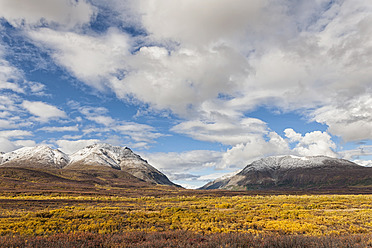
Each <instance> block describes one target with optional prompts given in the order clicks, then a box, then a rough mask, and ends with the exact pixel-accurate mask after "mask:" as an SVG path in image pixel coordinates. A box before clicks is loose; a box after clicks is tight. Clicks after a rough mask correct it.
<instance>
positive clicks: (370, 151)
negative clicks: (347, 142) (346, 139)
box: [339, 145, 372, 161]
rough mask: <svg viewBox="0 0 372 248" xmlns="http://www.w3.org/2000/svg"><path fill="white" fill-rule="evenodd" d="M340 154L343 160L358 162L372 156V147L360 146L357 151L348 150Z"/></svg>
mask: <svg viewBox="0 0 372 248" xmlns="http://www.w3.org/2000/svg"><path fill="white" fill-rule="evenodd" d="M339 154H340V155H341V157H342V158H344V159H347V160H358V161H361V159H362V158H367V160H368V158H369V157H371V156H372V145H360V146H358V147H357V148H356V149H348V150H343V151H340V152H339Z"/></svg>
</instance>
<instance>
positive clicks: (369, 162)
mask: <svg viewBox="0 0 372 248" xmlns="http://www.w3.org/2000/svg"><path fill="white" fill-rule="evenodd" d="M353 162H354V163H356V164H359V165H362V166H365V167H372V160H360V159H357V160H353Z"/></svg>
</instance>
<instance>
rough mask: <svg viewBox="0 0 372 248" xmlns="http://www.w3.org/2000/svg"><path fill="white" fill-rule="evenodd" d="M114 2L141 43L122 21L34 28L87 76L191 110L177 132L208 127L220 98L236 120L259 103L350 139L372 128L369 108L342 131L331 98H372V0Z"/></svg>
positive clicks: (159, 105)
mask: <svg viewBox="0 0 372 248" xmlns="http://www.w3.org/2000/svg"><path fill="white" fill-rule="evenodd" d="M93 4H97V5H99V6H102V4H100V3H98V2H95V1H93ZM114 6H115V7H117V9H120V10H123V13H128V15H127V18H125V17H124V15H118V18H123V21H124V22H126V23H132V24H133V25H134V23H136V24H137V25H134V26H136V27H139V26H141V27H142V28H143V29H144V30H146V31H147V33H146V34H145V35H144V37H142V38H141V39H142V40H141V41H140V44H141V45H140V47H135V46H134V44H138V43H139V42H138V40H136V39H138V37H129V36H128V35H127V34H125V33H124V32H121V31H119V30H117V29H109V30H108V31H107V32H106V33H104V34H102V35H91V34H77V33H73V32H65V31H56V30H52V29H48V28H43V29H34V30H32V31H31V30H30V31H29V32H27V33H28V35H29V37H30V38H31V39H33V40H34V41H35V42H36V44H42V45H43V46H46V47H48V48H49V50H48V52H50V53H51V55H52V57H53V58H54V59H55V61H56V62H57V63H58V64H60V65H62V66H64V67H65V68H67V69H68V70H69V71H70V72H71V73H72V74H73V75H75V76H76V77H77V78H79V79H80V80H82V81H83V82H84V83H86V84H88V85H90V86H92V87H94V88H96V89H99V90H105V89H110V90H112V91H113V92H114V93H116V95H117V97H119V98H120V99H125V100H129V99H133V97H134V98H135V99H137V100H140V101H141V102H145V103H148V104H149V106H150V108H154V109H170V110H171V111H173V113H175V114H177V115H178V116H180V117H182V118H185V119H186V120H187V121H186V122H185V123H183V124H180V125H179V126H177V127H176V128H175V130H178V131H180V132H183V131H184V130H183V129H182V128H183V127H184V126H186V125H189V128H190V130H192V129H202V132H201V135H203V128H200V127H199V126H200V125H203V123H200V122H203V121H202V119H203V118H200V117H199V115H203V111H205V106H213V104H215V103H216V102H218V110H217V111H218V112H226V113H228V112H230V113H229V114H231V115H232V116H227V117H228V118H230V120H229V121H230V123H233V122H234V121H235V120H236V114H240V115H243V114H246V113H247V114H248V117H249V111H251V110H253V109H255V108H256V107H257V106H270V107H276V108H279V109H283V110H285V111H296V110H299V109H301V110H305V111H303V113H304V115H305V116H306V117H307V116H309V115H307V114H308V113H309V111H311V110H314V109H315V112H314V113H313V114H312V115H310V118H312V117H314V118H312V120H315V121H318V122H322V123H326V124H327V125H329V127H330V129H329V132H330V133H332V134H336V135H340V136H342V137H344V139H345V140H347V141H349V140H352V139H353V140H360V139H362V138H363V137H365V136H366V135H367V136H368V134H370V133H371V132H370V131H369V130H370V125H369V123H370V118H371V115H370V114H368V112H363V113H364V115H366V116H364V117H363V119H362V120H361V119H360V118H359V117H360V116H358V118H354V117H355V116H351V117H352V118H348V123H347V125H346V128H345V129H346V130H341V127H342V125H343V124H345V121H344V120H341V119H337V118H335V117H334V115H333V113H336V114H337V113H340V111H341V112H342V111H345V110H347V109H348V108H347V107H348V106H343V107H340V106H339V105H337V104H335V103H334V101H333V100H334V99H340V102H344V101H345V100H347V99H359V100H360V101H361V102H359V103H360V104H362V105H365V106H366V107H365V108H367V107H368V106H369V105H370V104H369V102H368V100H366V99H367V98H368V96H370V91H371V85H370V80H369V79H370V78H371V76H372V72H371V71H370V70H369V69H368V68H370V60H369V59H368V58H370V55H371V53H372V52H371V51H372V49H371V47H372V44H371V42H370V37H371V34H372V28H371V26H370V25H368V23H369V20H370V19H371V18H372V17H371V14H370V13H371V10H372V4H371V3H369V2H366V1H350V0H348V1H334V2H332V3H329V2H328V1H315V2H311V3H310V2H305V1H297V2H291V3H288V2H287V1H284V0H283V1H276V2H275V3H274V2H272V1H258V0H257V1H249V2H247V1H243V0H242V1H240V0H239V1H235V2H234V4H231V2H230V1H227V0H223V1H218V2H215V1H211V0H208V1H202V2H200V1H194V0H193V1H180V2H179V1H178V2H177V3H175V2H174V1H170V0H161V1H156V3H155V2H154V1H152V0H141V1H125V4H124V3H119V2H118V1H114V2H112V3H110V4H106V5H105V7H107V8H113V7H114ZM114 12H116V10H115V11H114ZM128 16H129V17H128ZM128 18H129V19H130V20H129V19H128ZM170 20H171V21H170ZM131 51H134V52H131ZM365 92H368V94H365ZM363 99H364V100H363ZM350 104H351V105H353V103H350ZM356 104H358V102H355V104H354V105H356ZM368 104H369V105H368ZM351 105H350V106H351ZM367 110H369V109H368V108H367ZM362 111H364V110H361V112H362ZM369 112H371V111H369ZM195 116H198V118H195ZM346 118H347V117H345V118H344V119H345V120H346ZM97 121H99V120H98V119H97ZM106 121H108V120H104V119H102V120H101V122H106ZM361 127H363V128H361ZM186 128H188V127H186ZM358 128H359V131H358V134H356V135H353V137H350V134H351V133H353V131H354V130H358ZM196 135H197V134H196ZM243 135H244V133H243ZM234 142H235V143H237V141H234Z"/></svg>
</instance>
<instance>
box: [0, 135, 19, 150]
mask: <svg viewBox="0 0 372 248" xmlns="http://www.w3.org/2000/svg"><path fill="white" fill-rule="evenodd" d="M16 148H17V146H16V145H14V144H13V143H12V142H11V141H9V140H8V139H6V138H4V137H1V136H0V152H10V151H13V150H15V149H16Z"/></svg>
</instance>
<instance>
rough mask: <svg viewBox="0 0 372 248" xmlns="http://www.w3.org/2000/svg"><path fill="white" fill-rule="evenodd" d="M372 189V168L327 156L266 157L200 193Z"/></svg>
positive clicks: (216, 181)
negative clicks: (364, 187)
mask: <svg viewBox="0 0 372 248" xmlns="http://www.w3.org/2000/svg"><path fill="white" fill-rule="evenodd" d="M358 185H359V186H371V187H372V168H367V167H363V166H360V165H357V164H355V163H353V162H350V161H347V160H343V159H337V158H330V157H325V156H313V157H296V156H275V157H267V158H263V159H260V160H257V161H254V162H253V163H251V164H249V165H248V166H246V167H245V168H244V169H243V170H242V171H240V172H239V173H238V174H236V175H234V176H232V177H229V178H221V179H216V180H215V181H213V182H210V183H208V184H206V185H205V186H203V187H202V188H201V189H230V190H249V189H283V188H286V189H294V188H296V189H310V188H312V189H316V188H330V189H334V188H340V187H353V186H358Z"/></svg>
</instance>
